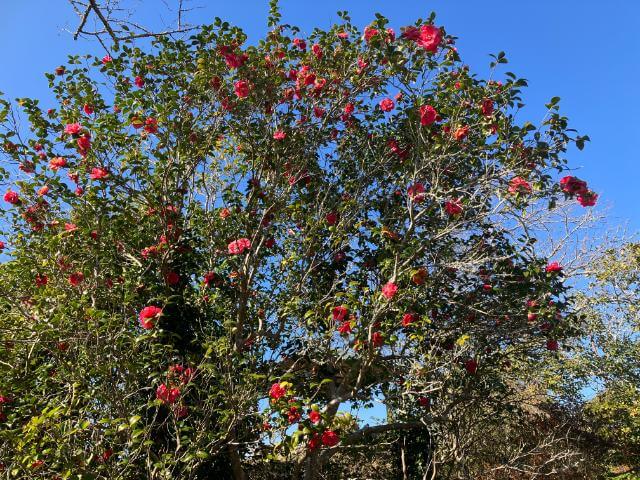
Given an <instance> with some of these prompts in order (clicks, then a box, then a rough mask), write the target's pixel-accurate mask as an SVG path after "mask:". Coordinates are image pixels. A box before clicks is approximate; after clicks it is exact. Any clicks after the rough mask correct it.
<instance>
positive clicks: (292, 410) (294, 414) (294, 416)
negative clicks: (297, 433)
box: [287, 406, 302, 423]
mask: <svg viewBox="0 0 640 480" xmlns="http://www.w3.org/2000/svg"><path fill="white" fill-rule="evenodd" d="M301 417H302V414H301V413H300V411H299V410H298V407H295V406H292V407H289V411H288V412H287V420H288V421H289V423H296V422H298V421H299V420H300V418H301Z"/></svg>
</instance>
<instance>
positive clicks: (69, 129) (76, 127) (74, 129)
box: [64, 123, 82, 135]
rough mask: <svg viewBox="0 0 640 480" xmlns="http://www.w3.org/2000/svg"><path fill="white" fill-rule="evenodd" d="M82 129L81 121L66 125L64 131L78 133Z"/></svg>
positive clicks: (72, 133) (71, 133) (69, 133)
mask: <svg viewBox="0 0 640 480" xmlns="http://www.w3.org/2000/svg"><path fill="white" fill-rule="evenodd" d="M81 131H82V127H81V126H80V124H79V123H70V124H68V125H67V126H65V127H64V133H66V134H68V135H78V134H79V133H80V132H81Z"/></svg>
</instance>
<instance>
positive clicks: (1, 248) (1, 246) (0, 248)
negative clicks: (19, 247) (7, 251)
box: [0, 240, 5, 250]
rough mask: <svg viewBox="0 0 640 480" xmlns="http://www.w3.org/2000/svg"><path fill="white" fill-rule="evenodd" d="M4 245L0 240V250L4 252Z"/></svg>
mask: <svg viewBox="0 0 640 480" xmlns="http://www.w3.org/2000/svg"><path fill="white" fill-rule="evenodd" d="M4 247H5V244H4V242H3V241H2V240H0V250H4Z"/></svg>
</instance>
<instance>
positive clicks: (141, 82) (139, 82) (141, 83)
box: [133, 75, 144, 88]
mask: <svg viewBox="0 0 640 480" xmlns="http://www.w3.org/2000/svg"><path fill="white" fill-rule="evenodd" d="M133 83H135V84H136V87H138V88H142V87H144V78H142V77H141V76H140V75H138V76H137V77H136V78H135V79H134V80H133Z"/></svg>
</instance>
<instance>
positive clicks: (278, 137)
mask: <svg viewBox="0 0 640 480" xmlns="http://www.w3.org/2000/svg"><path fill="white" fill-rule="evenodd" d="M273 138H274V139H276V140H284V139H285V138H287V134H286V133H285V132H283V131H282V130H276V131H275V132H273Z"/></svg>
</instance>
